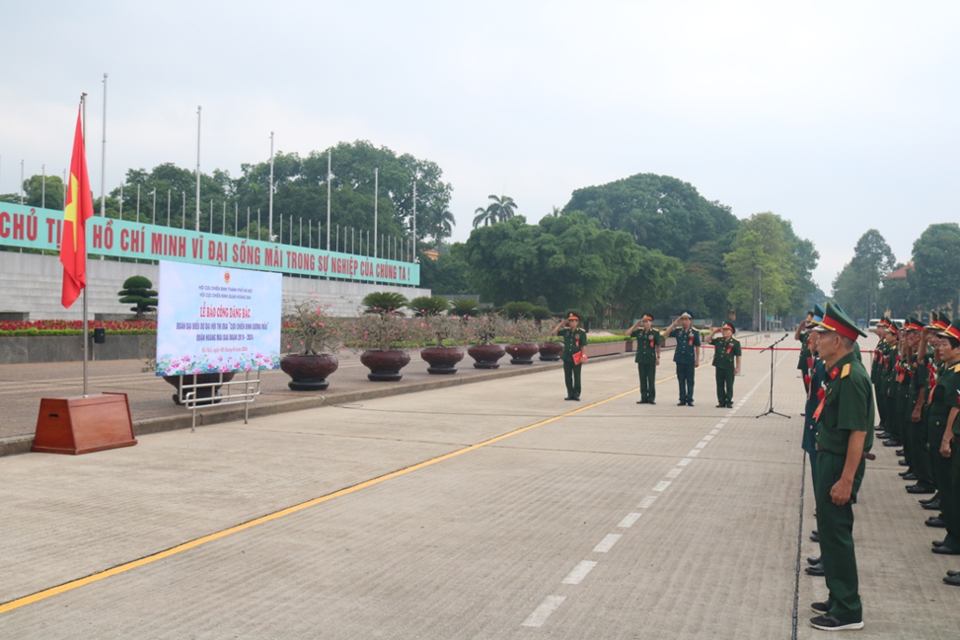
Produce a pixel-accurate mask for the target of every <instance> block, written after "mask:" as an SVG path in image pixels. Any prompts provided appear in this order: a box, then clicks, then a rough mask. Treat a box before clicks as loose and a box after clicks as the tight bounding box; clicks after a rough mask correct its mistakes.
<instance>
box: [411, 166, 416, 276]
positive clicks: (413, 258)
mask: <svg viewBox="0 0 960 640" xmlns="http://www.w3.org/2000/svg"><path fill="white" fill-rule="evenodd" d="M412 253H413V256H411V260H410V262H416V261H417V257H416V254H417V176H416V175H414V177H413V248H412Z"/></svg>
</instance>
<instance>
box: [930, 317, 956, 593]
mask: <svg viewBox="0 0 960 640" xmlns="http://www.w3.org/2000/svg"><path fill="white" fill-rule="evenodd" d="M939 336H940V338H941V340H940V359H941V360H942V361H943V371H942V373H941V374H940V377H939V379H938V380H937V386H936V387H934V389H933V398H932V401H931V403H930V417H929V420H930V423H931V434H933V433H936V432H938V431H939V434H940V441H939V442H937V441H935V440H934V441H933V442H931V444H936V445H937V448H938V450H939V452H940V460H939V463H938V464H937V467H936V468H935V471H940V473H939V474H938V478H937V479H938V483H937V484H938V488H939V489H940V513H941V516H940V517H941V518H942V519H943V522H944V524H945V525H946V529H947V535H946V537H945V538H944V539H943V540H942V541H935V542H934V543H933V549H932V550H933V552H934V553H941V554H947V555H960V447H958V446H957V444H958V436H960V425H958V424H957V416H958V415H960V318H957V319H955V320H954V321H953V322H952V323H951V324H950V326H949V327H947V328H946V329H945V330H944V331H942V332H940V334H939ZM951 584H952V582H951Z"/></svg>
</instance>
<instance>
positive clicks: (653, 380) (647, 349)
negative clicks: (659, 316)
mask: <svg viewBox="0 0 960 640" xmlns="http://www.w3.org/2000/svg"><path fill="white" fill-rule="evenodd" d="M641 326H642V327H643V328H642V329H641V328H640V327H641ZM628 333H629V335H630V337H631V338H636V339H637V355H636V357H635V358H634V360H635V361H636V363H637V373H638V374H639V375H640V400H638V401H637V404H657V402H656V400H657V366H658V365H659V364H660V332H659V331H657V330H656V329H654V328H653V316H652V315H650V314H649V313H645V314H643V316H642V317H641V318H640V320H638V321H637V323H636V324H635V325H633V326H632V327H630V331H629V332H628Z"/></svg>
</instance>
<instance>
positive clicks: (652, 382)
mask: <svg viewBox="0 0 960 640" xmlns="http://www.w3.org/2000/svg"><path fill="white" fill-rule="evenodd" d="M637 373H638V374H639V375H640V399H641V400H647V401H651V400H656V399H657V365H656V364H653V363H652V362H651V363H648V364H644V363H640V362H638V363H637Z"/></svg>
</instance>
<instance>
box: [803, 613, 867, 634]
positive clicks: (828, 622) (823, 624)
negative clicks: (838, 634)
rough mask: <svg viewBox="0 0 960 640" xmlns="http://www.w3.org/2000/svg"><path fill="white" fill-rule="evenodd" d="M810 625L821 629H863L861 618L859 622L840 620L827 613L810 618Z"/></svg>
mask: <svg viewBox="0 0 960 640" xmlns="http://www.w3.org/2000/svg"><path fill="white" fill-rule="evenodd" d="M810 625H811V626H812V627H813V628H814V629H822V630H823V631H846V630H847V629H863V620H860V621H859V622H840V621H839V620H837V619H836V618H834V617H833V616H832V615H830V614H829V613H825V614H823V615H822V616H817V617H816V618H810Z"/></svg>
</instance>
